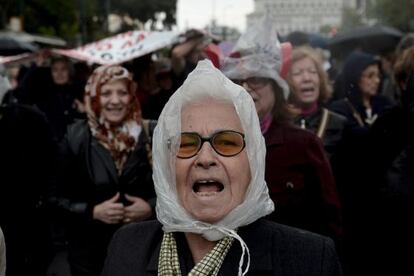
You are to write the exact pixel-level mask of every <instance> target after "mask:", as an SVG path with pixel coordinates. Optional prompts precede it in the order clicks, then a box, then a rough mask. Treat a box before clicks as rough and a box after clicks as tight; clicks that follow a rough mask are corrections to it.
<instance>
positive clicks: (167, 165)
mask: <svg viewBox="0 0 414 276" xmlns="http://www.w3.org/2000/svg"><path fill="white" fill-rule="evenodd" d="M205 97H213V98H217V99H224V100H228V101H230V102H232V103H233V104H234V106H235V109H236V112H237V113H238V115H239V117H240V120H241V123H242V127H243V129H244V132H245V140H246V150H247V155H248V159H249V163H250V168H251V175H252V179H251V182H250V185H249V188H248V190H247V191H246V196H245V200H244V202H243V203H242V204H241V205H239V206H238V207H236V208H235V209H233V210H232V211H231V212H230V213H229V214H228V215H227V216H226V217H225V218H224V219H222V220H221V221H219V222H218V223H216V224H214V225H212V224H208V223H205V222H201V221H197V220H195V219H194V218H192V217H191V216H190V215H189V213H188V212H187V211H186V210H185V209H184V208H183V207H182V206H181V204H180V203H179V199H178V196H177V189H176V180H175V179H176V177H175V159H176V152H177V149H178V147H179V143H180V141H179V139H180V133H181V110H182V108H183V106H185V105H186V104H188V103H190V102H192V101H196V100H199V99H202V98H205ZM153 137H154V140H153V160H154V163H153V164H154V167H153V169H154V174H153V178H154V183H155V189H156V192H157V205H156V211H157V217H158V220H159V221H160V222H161V223H162V224H163V226H164V227H163V229H164V231H166V232H175V231H179V232H193V233H199V234H202V235H203V236H204V237H205V238H206V239H208V240H211V241H216V240H219V239H221V238H223V237H224V236H225V235H227V234H228V233H229V231H228V230H232V231H233V230H236V229H237V228H238V227H240V226H244V225H247V224H250V223H252V222H254V221H256V220H257V219H258V218H260V217H263V216H265V215H267V214H269V213H271V212H272V211H273V210H274V205H273V202H272V200H271V199H270V197H269V193H268V189H267V185H266V182H265V180H264V170H265V155H266V147H265V142H264V138H263V136H262V134H261V131H260V124H259V119H258V117H257V113H256V109H255V106H254V103H253V100H252V98H251V96H250V95H249V94H248V93H247V92H246V91H245V90H244V89H243V88H242V87H241V86H238V85H236V84H234V83H233V82H231V81H230V80H229V79H227V78H226V77H225V76H224V75H223V74H222V73H221V72H220V71H219V70H218V69H216V68H215V67H214V66H213V65H212V63H211V62H210V61H208V60H204V61H200V62H199V63H198V65H197V67H196V69H195V70H194V71H193V72H192V73H191V74H190V75H189V76H188V78H187V80H186V81H185V82H184V84H183V85H182V86H181V87H180V88H179V89H178V90H177V91H176V92H175V93H174V94H173V95H172V97H171V98H170V100H169V101H168V103H167V104H166V105H165V107H164V109H163V111H162V113H161V115H160V117H159V120H158V124H157V127H156V128H155V130H154V136H153Z"/></svg>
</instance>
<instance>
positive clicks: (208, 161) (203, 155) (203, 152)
mask: <svg viewBox="0 0 414 276" xmlns="http://www.w3.org/2000/svg"><path fill="white" fill-rule="evenodd" d="M196 158H197V159H196V165H197V166H198V167H202V168H205V169H207V168H209V167H211V166H215V165H217V160H216V153H215V151H214V149H213V147H212V146H211V145H210V143H204V144H203V145H202V146H201V149H200V151H199V152H198V153H197V156H196Z"/></svg>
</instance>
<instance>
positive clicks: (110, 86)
mask: <svg viewBox="0 0 414 276" xmlns="http://www.w3.org/2000/svg"><path fill="white" fill-rule="evenodd" d="M99 100H100V104H101V114H102V116H103V117H104V118H105V120H106V121H108V122H109V123H110V124H112V125H118V124H120V123H122V121H123V120H124V119H125V116H126V115H127V114H128V110H129V102H130V100H131V95H130V94H129V92H128V87H127V83H126V81H125V80H122V79H121V80H114V81H111V82H108V83H106V84H104V85H102V87H101V96H100V98H99Z"/></svg>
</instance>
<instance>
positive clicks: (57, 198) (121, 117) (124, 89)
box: [49, 65, 155, 276]
mask: <svg viewBox="0 0 414 276" xmlns="http://www.w3.org/2000/svg"><path fill="white" fill-rule="evenodd" d="M134 92H135V82H133V81H132V79H131V75H130V74H129V72H128V71H127V70H126V69H125V68H123V67H120V66H115V65H113V66H101V67H98V68H97V69H96V70H95V71H94V72H93V74H92V75H91V77H90V78H89V81H88V83H87V85H86V87H85V93H86V95H85V107H86V111H87V116H88V119H87V120H85V121H79V122H76V123H75V124H73V125H71V126H70V127H69V129H68V133H67V135H66V137H65V139H64V140H63V141H62V144H61V147H60V153H61V158H60V165H59V167H60V169H59V171H58V177H57V180H56V183H55V187H54V189H53V191H52V192H51V197H50V198H49V201H50V203H51V204H52V205H54V206H56V207H57V208H58V209H60V210H62V211H63V212H62V216H64V217H65V220H66V222H67V232H68V234H67V235H68V253H69V263H70V266H71V271H72V275H73V276H77V275H99V274H100V272H101V269H102V265H103V261H104V259H105V254H106V247H107V245H108V243H109V240H110V239H111V237H112V234H113V233H114V232H115V230H116V229H118V228H119V227H120V226H121V225H123V224H125V223H130V222H134V221H141V220H145V219H147V218H149V217H151V216H152V215H153V213H154V212H153V207H152V206H153V205H154V202H153V199H154V196H155V194H154V189H153V183H152V179H151V165H150V164H151V155H150V136H151V133H152V129H153V128H154V126H155V122H153V121H151V122H148V121H144V120H143V119H142V117H141V111H140V105H139V103H138V101H137V99H136V96H135V93H134Z"/></svg>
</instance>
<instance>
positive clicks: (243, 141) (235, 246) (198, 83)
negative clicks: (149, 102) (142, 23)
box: [102, 60, 341, 276]
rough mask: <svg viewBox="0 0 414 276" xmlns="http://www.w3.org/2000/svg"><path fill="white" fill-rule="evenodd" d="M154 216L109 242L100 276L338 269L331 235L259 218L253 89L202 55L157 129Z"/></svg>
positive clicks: (263, 209)
mask: <svg viewBox="0 0 414 276" xmlns="http://www.w3.org/2000/svg"><path fill="white" fill-rule="evenodd" d="M153 157H154V183H155V188H156V192H157V207H156V210H157V217H158V221H152V222H142V223H138V224H132V225H129V226H127V227H124V228H122V229H121V230H120V231H118V232H117V233H116V234H115V235H114V238H113V240H112V242H111V245H110V247H109V251H108V258H107V260H106V262H105V267H104V271H103V274H102V275H103V276H116V275H122V276H132V275H240V276H241V275H246V274H249V275H279V276H280V275H282V276H283V275H341V270H340V266H339V264H338V260H337V257H336V254H335V250H334V247H333V243H332V240H330V239H328V238H325V237H322V236H319V235H316V234H313V233H310V232H307V231H303V230H298V229H294V228H291V227H287V226H282V225H279V224H275V223H272V222H269V221H266V220H262V219H260V218H261V217H263V216H265V215H267V214H269V213H270V212H272V210H273V209H274V206H273V202H272V201H271V200H270V198H269V194H268V189H267V187H266V182H265V181H264V162H265V144H264V139H263V136H262V134H261V132H260V127H259V121H258V118H257V115H256V112H255V110H254V104H253V102H252V100H251V98H250V96H249V95H248V94H247V93H246V91H245V90H244V89H242V88H241V87H240V86H237V85H235V84H233V83H232V82H231V81H230V80H229V79H227V78H226V77H224V76H223V75H222V74H221V72H220V71H218V70H217V69H216V68H214V66H213V65H212V63H211V62H210V61H207V60H205V61H201V62H199V63H198V66H197V67H196V69H195V70H194V71H193V72H192V73H190V75H189V76H188V78H187V79H186V81H185V82H184V84H183V85H182V86H181V88H179V89H178V90H177V92H175V93H174V94H173V95H172V97H171V98H170V100H169V101H168V103H167V104H166V106H165V107H164V109H163V111H162V113H161V116H160V117H159V120H158V125H157V127H156V129H155V133H154V147H153Z"/></svg>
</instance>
